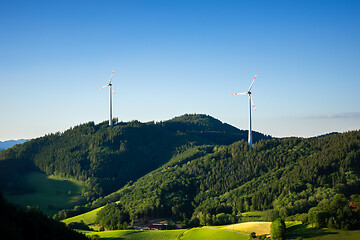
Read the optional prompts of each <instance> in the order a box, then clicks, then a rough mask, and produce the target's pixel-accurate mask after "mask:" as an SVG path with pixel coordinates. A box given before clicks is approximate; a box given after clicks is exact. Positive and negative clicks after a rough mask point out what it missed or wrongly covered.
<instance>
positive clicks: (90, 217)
mask: <svg viewBox="0 0 360 240" xmlns="http://www.w3.org/2000/svg"><path fill="white" fill-rule="evenodd" d="M102 208H103V207H100V208H96V209H94V210H92V211H90V212H87V213H84V214H80V215H77V216H75V217H71V218H67V219H64V220H63V221H62V222H64V223H66V224H69V223H72V222H80V221H83V222H84V223H85V224H87V225H92V224H94V223H95V219H96V214H97V213H98V212H99V210H100V209H102Z"/></svg>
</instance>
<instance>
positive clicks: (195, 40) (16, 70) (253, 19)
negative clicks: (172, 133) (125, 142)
mask: <svg viewBox="0 0 360 240" xmlns="http://www.w3.org/2000/svg"><path fill="white" fill-rule="evenodd" d="M359 12H360V1H351V0H348V1H340V0H339V1H331V0H314V1H310V0H301V1H300V0H299V1H297V0H294V1H270V0H266V1H265V0H264V1H240V0H238V1H220V0H219V1H214V0H171V1H169V0H148V1H145V0H143V1H140V0H123V1H111V0H107V1H100V0H98V1H91V0H89V1H80V0H76V1H16V0H15V1H14V0H11V1H10V0H0V83H1V88H0V104H1V105H0V107H1V118H0V140H8V139H19V138H35V137H39V136H43V135H45V134H48V133H53V132H57V131H64V130H66V129H68V128H69V127H71V126H75V125H78V124H80V123H84V122H88V121H94V122H95V123H99V122H102V121H104V120H106V119H107V118H108V91H107V90H105V89H102V90H98V87H100V86H103V85H105V84H106V83H107V81H108V79H109V78H110V75H111V71H112V69H113V68H115V74H114V77H113V87H114V89H115V91H116V93H117V96H116V97H114V98H113V101H114V105H113V115H114V117H118V118H119V120H121V121H129V120H134V119H136V120H139V121H142V122H146V121H152V120H154V121H161V120H167V119H171V118H173V117H175V116H179V115H182V114H185V113H204V114H208V115H211V116H213V117H215V118H217V119H219V120H221V121H222V122H227V123H229V124H231V125H234V126H236V127H238V128H240V129H247V128H248V99H247V97H246V96H232V95H231V94H232V93H234V92H244V91H247V89H248V87H249V85H250V83H251V81H252V78H253V77H254V75H255V73H258V77H257V79H256V81H255V83H254V86H253V89H252V90H253V94H252V96H253V100H254V103H255V105H256V109H257V111H256V112H253V129H254V130H255V131H260V132H263V133H265V134H269V135H272V136H276V137H282V136H303V137H309V136H315V135H319V134H324V133H328V132H333V131H340V132H343V131H348V130H355V129H360V104H359V103H360V94H359V89H360V77H359V76H360V47H359V43H360V31H359V29H360V15H359Z"/></svg>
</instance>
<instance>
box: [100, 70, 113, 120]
mask: <svg viewBox="0 0 360 240" xmlns="http://www.w3.org/2000/svg"><path fill="white" fill-rule="evenodd" d="M113 75H114V69H113V71H112V73H111V77H110V81H109V84H107V85H105V86H102V87H99V89H102V88H104V87H109V90H110V92H109V95H110V100H109V115H110V116H109V125H110V126H113V120H112V94H111V92H113V93H114V95H115V96H116V94H115V91H114V89H113V87H112V84H111V80H112V77H113Z"/></svg>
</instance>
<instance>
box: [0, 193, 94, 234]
mask: <svg viewBox="0 0 360 240" xmlns="http://www.w3.org/2000/svg"><path fill="white" fill-rule="evenodd" d="M0 213H1V214H0V231H1V239H14V240H21V239H37V240H42V239H44V240H48V239H53V240H67V239H74V240H75V239H78V240H89V239H88V238H87V237H86V236H85V235H84V234H81V233H78V232H76V231H73V230H71V229H70V228H69V227H67V226H66V225H65V224H64V223H60V222H58V221H56V220H53V219H49V218H48V217H47V216H45V215H44V214H43V213H41V211H40V210H39V209H37V208H28V209H24V208H21V207H15V206H13V205H12V204H9V203H8V202H6V200H5V199H4V198H3V197H2V195H1V193H0Z"/></svg>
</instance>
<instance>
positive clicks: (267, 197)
mask: <svg viewBox="0 0 360 240" xmlns="http://www.w3.org/2000/svg"><path fill="white" fill-rule="evenodd" d="M359 192H360V131H353V132H347V133H343V134H334V135H329V136H324V137H319V138H311V139H304V138H284V139H272V140H261V141H259V142H257V143H255V144H254V146H253V148H250V147H249V146H248V144H247V143H246V142H245V141H239V142H236V143H233V144H231V145H229V146H195V147H192V148H189V149H188V150H187V151H185V152H182V153H179V154H178V155H177V156H175V157H174V158H173V159H172V161H171V162H169V163H168V164H166V165H164V166H162V167H161V168H159V169H157V170H155V171H153V172H151V173H150V174H147V175H146V176H144V177H142V178H140V179H139V180H138V181H137V182H135V183H134V184H132V185H130V186H126V187H124V188H123V189H121V190H119V191H117V192H116V193H113V194H111V195H109V196H108V197H106V198H103V199H99V200H98V201H96V202H94V203H93V205H94V206H101V205H103V204H104V203H106V202H111V201H119V202H120V204H121V205H122V206H123V208H124V209H125V210H126V211H128V212H129V214H130V218H131V219H132V220H136V219H140V218H144V217H145V218H154V217H171V218H173V219H180V220H186V219H188V220H190V219H192V220H196V219H197V220H200V222H202V223H201V224H207V223H209V222H206V221H218V216H222V218H227V219H234V218H236V216H237V215H239V214H240V213H241V212H246V211H254V210H268V209H273V213H274V214H277V215H281V216H283V217H286V216H290V215H294V214H298V213H306V212H307V211H309V209H310V208H311V207H316V206H317V204H319V202H323V201H325V200H329V199H332V198H333V197H334V196H335V195H336V194H344V196H345V197H347V198H348V199H349V198H350V196H351V195H354V194H359ZM357 198H358V197H357ZM219 218H220V217H219Z"/></svg>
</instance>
